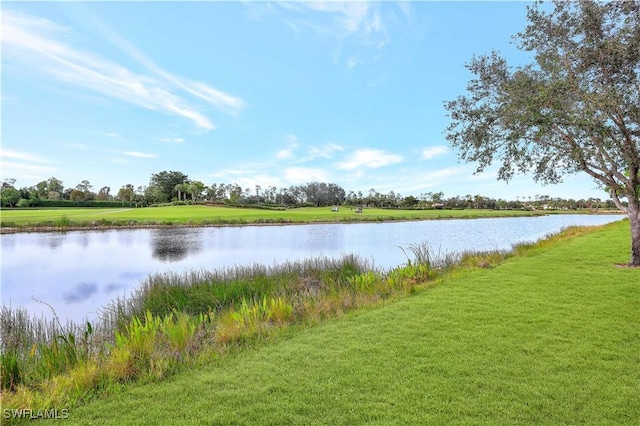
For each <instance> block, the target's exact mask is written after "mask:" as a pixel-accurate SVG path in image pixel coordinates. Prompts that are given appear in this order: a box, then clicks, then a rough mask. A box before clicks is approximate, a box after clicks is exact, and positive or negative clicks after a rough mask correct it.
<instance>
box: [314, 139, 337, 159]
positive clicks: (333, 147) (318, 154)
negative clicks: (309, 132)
mask: <svg viewBox="0 0 640 426" xmlns="http://www.w3.org/2000/svg"><path fill="white" fill-rule="evenodd" d="M340 151H344V147H343V146H341V145H338V144H335V143H328V144H326V145H323V146H319V147H317V146H313V147H311V148H309V160H315V159H316V158H331V157H332V156H333V153H334V152H340Z"/></svg>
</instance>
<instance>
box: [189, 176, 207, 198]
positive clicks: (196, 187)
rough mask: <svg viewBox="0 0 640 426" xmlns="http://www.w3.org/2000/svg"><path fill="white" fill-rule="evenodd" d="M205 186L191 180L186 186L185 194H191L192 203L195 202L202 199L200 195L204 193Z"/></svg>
mask: <svg viewBox="0 0 640 426" xmlns="http://www.w3.org/2000/svg"><path fill="white" fill-rule="evenodd" d="M205 188H206V186H205V184H204V183H202V182H200V181H199V180H193V181H191V182H189V183H188V184H187V188H186V189H187V192H188V193H189V194H191V198H192V199H193V201H194V202H197V201H199V200H200V198H202V193H203V192H204V190H205Z"/></svg>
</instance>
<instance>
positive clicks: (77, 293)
mask: <svg viewBox="0 0 640 426" xmlns="http://www.w3.org/2000/svg"><path fill="white" fill-rule="evenodd" d="M97 292H98V285H97V284H96V283H79V284H77V285H76V286H75V287H73V288H72V289H71V290H69V291H67V292H65V293H64V294H63V295H62V300H64V301H65V302H67V303H78V302H84V301H85V300H87V299H89V298H90V297H91V296H92V295H94V294H95V293H97Z"/></svg>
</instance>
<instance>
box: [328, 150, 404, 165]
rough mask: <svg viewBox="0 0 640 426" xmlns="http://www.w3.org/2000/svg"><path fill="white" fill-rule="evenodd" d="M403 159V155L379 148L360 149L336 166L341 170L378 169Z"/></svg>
mask: <svg viewBox="0 0 640 426" xmlns="http://www.w3.org/2000/svg"><path fill="white" fill-rule="evenodd" d="M402 160H403V158H402V156H401V155H397V154H388V153H386V152H384V151H381V150H378V149H360V150H357V151H355V152H354V153H353V155H352V156H351V159H349V160H348V161H344V162H341V163H338V164H337V165H336V167H337V168H338V169H341V170H354V169H357V168H360V167H368V168H371V169H377V168H380V167H384V166H389V165H391V164H397V163H401V162H402Z"/></svg>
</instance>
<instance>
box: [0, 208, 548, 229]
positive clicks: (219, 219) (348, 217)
mask: <svg viewBox="0 0 640 426" xmlns="http://www.w3.org/2000/svg"><path fill="white" fill-rule="evenodd" d="M536 213H537V214H542V212H526V211H519V210H503V211H493V210H384V209H368V208H365V209H364V211H363V213H355V209H350V208H349V207H344V206H343V207H340V210H339V211H338V212H332V211H331V208H330V207H305V208H299V209H290V210H266V209H251V208H235V207H209V206H172V207H153V208H151V207H150V208H140V209H129V208H122V209H118V208H108V209H103V208H60V209H55V210H54V209H26V210H1V211H0V220H1V223H2V226H15V225H18V226H33V225H36V224H43V223H46V222H50V223H51V224H52V225H53V226H55V224H56V223H58V222H59V221H60V219H61V218H65V224H66V225H67V226H73V225H76V224H80V223H82V222H85V223H92V222H96V223H98V224H100V221H103V220H104V221H109V222H118V221H119V222H123V223H128V222H130V221H134V222H136V223H139V224H144V223H145V222H148V223H163V224H164V223H166V224H169V223H171V224H194V225H197V224H203V223H209V224H215V223H220V224H224V223H230V224H244V223H270V222H272V223H278V222H293V223H304V222H342V221H344V222H348V221H361V220H418V219H439V218H475V217H499V216H521V215H529V216H530V215H532V214H536Z"/></svg>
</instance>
